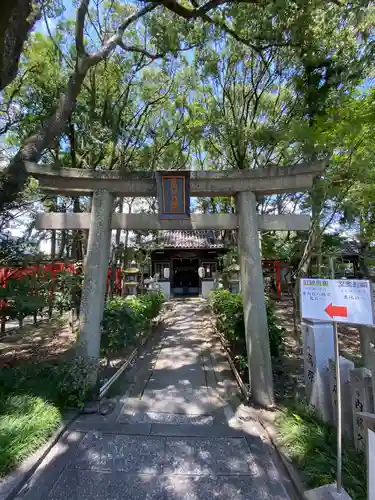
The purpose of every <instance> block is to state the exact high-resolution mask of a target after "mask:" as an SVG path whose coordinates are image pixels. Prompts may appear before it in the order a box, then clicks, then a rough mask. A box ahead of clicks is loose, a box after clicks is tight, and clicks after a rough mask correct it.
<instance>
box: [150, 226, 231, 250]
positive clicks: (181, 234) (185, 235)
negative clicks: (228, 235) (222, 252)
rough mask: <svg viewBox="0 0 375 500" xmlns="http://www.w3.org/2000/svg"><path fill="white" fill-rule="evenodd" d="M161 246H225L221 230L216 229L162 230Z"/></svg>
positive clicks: (207, 247)
mask: <svg viewBox="0 0 375 500" xmlns="http://www.w3.org/2000/svg"><path fill="white" fill-rule="evenodd" d="M158 240H159V245H158V246H159V247H163V248H184V249H189V248H191V249H200V248H202V249H205V248H206V249H215V248H224V242H223V240H222V238H221V235H220V232H216V231H208V230H207V231H194V230H190V231H161V232H160V233H159V238H158Z"/></svg>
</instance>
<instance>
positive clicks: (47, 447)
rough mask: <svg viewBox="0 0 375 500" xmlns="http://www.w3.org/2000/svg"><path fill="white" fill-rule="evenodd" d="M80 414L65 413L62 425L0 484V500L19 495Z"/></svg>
mask: <svg viewBox="0 0 375 500" xmlns="http://www.w3.org/2000/svg"><path fill="white" fill-rule="evenodd" d="M80 414H81V411H80V410H77V411H73V412H69V413H66V414H65V416H64V417H63V419H62V423H61V424H60V425H59V427H58V428H57V429H56V431H55V432H54V433H53V435H52V436H51V437H50V438H49V439H48V441H47V442H46V443H45V444H44V445H42V446H41V447H40V448H39V449H38V450H37V451H36V452H35V453H33V454H32V455H31V456H30V457H28V458H26V459H25V460H24V461H23V462H22V463H21V464H20V465H19V466H18V467H17V468H16V469H15V470H14V471H13V472H11V473H10V474H8V475H7V476H6V477H5V479H4V480H2V481H1V482H0V500H12V499H13V498H14V497H15V496H16V495H17V494H18V493H19V491H20V490H21V488H22V487H23V486H24V484H25V483H26V482H27V481H28V480H29V479H30V477H31V476H32V475H33V474H34V472H35V471H36V469H37V468H38V467H39V465H40V464H41V463H42V461H43V460H44V458H45V457H46V456H47V454H48V453H49V452H50V451H51V449H52V448H53V447H54V446H55V444H56V443H57V442H58V440H59V439H60V437H61V436H62V435H63V433H64V432H65V431H66V430H67V429H68V427H69V426H70V425H71V424H72V422H73V421H74V420H75V419H76V418H77V417H78V416H79V415H80Z"/></svg>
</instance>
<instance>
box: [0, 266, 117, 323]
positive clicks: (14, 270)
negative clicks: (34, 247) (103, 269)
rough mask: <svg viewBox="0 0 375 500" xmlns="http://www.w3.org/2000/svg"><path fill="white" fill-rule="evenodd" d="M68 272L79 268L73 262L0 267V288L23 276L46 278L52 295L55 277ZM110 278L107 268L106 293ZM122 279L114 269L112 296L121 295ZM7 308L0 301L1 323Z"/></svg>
mask: <svg viewBox="0 0 375 500" xmlns="http://www.w3.org/2000/svg"><path fill="white" fill-rule="evenodd" d="M63 272H69V273H72V274H76V273H80V272H81V269H80V267H79V266H78V265H77V264H76V263H73V262H69V263H67V262H50V263H46V264H42V263H35V264H30V265H29V266H27V267H1V268H0V287H2V288H5V287H6V284H7V281H9V280H14V279H22V278H24V277H25V276H30V277H33V276H39V277H42V278H43V277H44V278H48V279H49V280H50V281H51V292H50V293H51V295H53V293H54V280H55V278H56V275H58V274H60V273H63ZM110 278H111V268H110V267H109V268H108V279H107V292H108V290H109V286H110ZM122 279H123V273H122V270H121V268H119V267H118V268H116V272H115V279H114V290H113V292H114V294H115V295H121V290H122ZM7 306H8V304H7V301H6V300H0V316H1V321H2V323H4V321H5V317H6V314H4V309H6V308H7Z"/></svg>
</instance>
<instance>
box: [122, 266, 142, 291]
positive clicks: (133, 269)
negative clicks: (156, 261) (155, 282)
mask: <svg viewBox="0 0 375 500" xmlns="http://www.w3.org/2000/svg"><path fill="white" fill-rule="evenodd" d="M140 278H141V274H140V269H139V268H138V267H137V263H136V262H135V261H134V260H132V262H131V263H130V264H129V267H127V268H126V269H125V270H124V289H125V295H137V290H138V285H139V282H140Z"/></svg>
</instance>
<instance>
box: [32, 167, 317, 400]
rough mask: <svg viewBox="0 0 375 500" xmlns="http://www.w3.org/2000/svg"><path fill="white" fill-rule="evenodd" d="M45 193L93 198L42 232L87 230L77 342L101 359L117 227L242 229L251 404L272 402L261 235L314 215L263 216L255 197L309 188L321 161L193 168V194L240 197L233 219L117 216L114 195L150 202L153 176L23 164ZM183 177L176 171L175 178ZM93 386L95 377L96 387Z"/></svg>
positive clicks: (304, 224) (44, 219)
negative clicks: (86, 210) (88, 208)
mask: <svg viewBox="0 0 375 500" xmlns="http://www.w3.org/2000/svg"><path fill="white" fill-rule="evenodd" d="M26 168H27V171H28V173H29V174H30V175H32V176H33V177H35V178H37V179H38V181H39V186H40V189H41V190H42V191H44V192H47V193H50V194H55V195H64V196H89V195H91V194H93V200H92V211H91V213H73V214H65V213H64V214H62V213H52V214H51V213H43V214H39V215H38V217H37V221H36V228H37V229H57V230H58V229H89V238H88V247H87V257H86V263H85V273H84V283H83V290H82V298H81V308H80V343H81V346H82V348H83V351H84V355H85V357H87V358H90V359H93V360H95V361H97V360H98V359H99V355H100V337H101V321H102V318H103V310H104V299H105V288H106V279H107V269H108V260H109V251H110V239H111V230H112V229H133V230H155V229H162V230H175V229H223V230H224V229H232V230H233V229H237V231H238V252H239V264H240V270H241V293H242V296H243V306H244V318H245V331H246V345H247V354H248V360H249V379H250V388H251V395H252V399H253V400H254V402H256V403H258V404H260V405H262V406H270V405H272V404H273V402H274V396H273V381H272V365H271V356H270V347H269V337H268V327H267V315H266V307H265V301H264V285H263V273H262V266H261V253H260V246H259V235H258V231H269V230H278V231H290V230H295V231H304V230H305V231H307V230H308V229H309V226H310V218H309V217H308V216H303V215H264V216H259V215H258V214H257V210H256V203H257V197H262V196H266V195H274V194H278V193H290V192H298V191H304V190H307V189H309V188H311V187H312V184H313V180H314V178H315V177H317V176H318V175H320V174H321V173H322V172H323V170H324V163H323V162H316V163H314V164H309V165H307V164H301V165H294V166H290V167H267V168H262V169H255V170H246V171H237V170H235V171H234V170H227V171H191V172H190V181H189V182H190V194H191V196H235V197H236V208H237V213H236V214H213V215H207V214H192V215H191V216H190V218H184V219H172V220H161V219H160V218H159V217H158V216H152V215H147V214H112V211H113V197H114V196H123V197H152V196H156V194H157V182H156V175H155V173H154V172H132V173H122V172H118V171H91V170H80V169H62V168H55V167H53V166H52V167H50V166H46V165H37V164H32V163H27V164H26ZM173 173H174V174H175V175H178V172H171V175H173ZM95 384H96V376H95V378H94V377H93V379H92V386H95Z"/></svg>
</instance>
